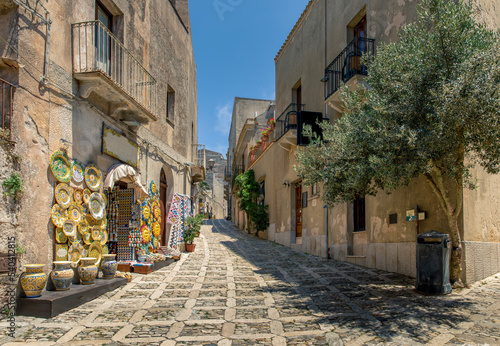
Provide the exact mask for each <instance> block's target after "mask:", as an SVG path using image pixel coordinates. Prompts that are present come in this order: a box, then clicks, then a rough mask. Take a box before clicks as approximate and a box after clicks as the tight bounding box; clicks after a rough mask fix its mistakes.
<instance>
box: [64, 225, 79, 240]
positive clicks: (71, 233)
mask: <svg viewBox="0 0 500 346" xmlns="http://www.w3.org/2000/svg"><path fill="white" fill-rule="evenodd" d="M62 229H63V232H64V234H66V236H67V237H68V238H70V237H75V236H76V223H75V221H73V220H66V221H64V223H63V226H62ZM70 240H71V239H70Z"/></svg>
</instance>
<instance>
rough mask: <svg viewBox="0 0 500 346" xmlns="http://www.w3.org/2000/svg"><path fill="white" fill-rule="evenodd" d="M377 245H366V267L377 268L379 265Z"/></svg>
mask: <svg viewBox="0 0 500 346" xmlns="http://www.w3.org/2000/svg"><path fill="white" fill-rule="evenodd" d="M376 245H377V244H366V266H367V267H368V268H376V265H377V250H376V249H377V247H376Z"/></svg>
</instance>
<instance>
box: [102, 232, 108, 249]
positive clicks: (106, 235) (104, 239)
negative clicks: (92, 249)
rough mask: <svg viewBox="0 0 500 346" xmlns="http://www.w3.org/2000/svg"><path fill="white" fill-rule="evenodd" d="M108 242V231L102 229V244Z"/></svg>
mask: <svg viewBox="0 0 500 346" xmlns="http://www.w3.org/2000/svg"><path fill="white" fill-rule="evenodd" d="M107 242H108V232H106V231H105V230H101V245H103V246H104V245H106V243H107Z"/></svg>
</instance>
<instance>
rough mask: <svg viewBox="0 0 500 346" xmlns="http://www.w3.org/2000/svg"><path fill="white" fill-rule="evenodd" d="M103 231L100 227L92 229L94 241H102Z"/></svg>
mask: <svg viewBox="0 0 500 346" xmlns="http://www.w3.org/2000/svg"><path fill="white" fill-rule="evenodd" d="M102 236H103V234H102V230H101V228H100V227H93V228H92V239H94V240H95V241H101V239H102Z"/></svg>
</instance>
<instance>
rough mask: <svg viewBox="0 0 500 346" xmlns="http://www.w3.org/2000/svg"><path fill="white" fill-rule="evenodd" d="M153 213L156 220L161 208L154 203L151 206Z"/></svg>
mask: <svg viewBox="0 0 500 346" xmlns="http://www.w3.org/2000/svg"><path fill="white" fill-rule="evenodd" d="M153 215H154V217H155V219H157V220H158V219H159V218H160V217H161V210H160V208H158V207H157V206H156V205H154V206H153Z"/></svg>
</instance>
